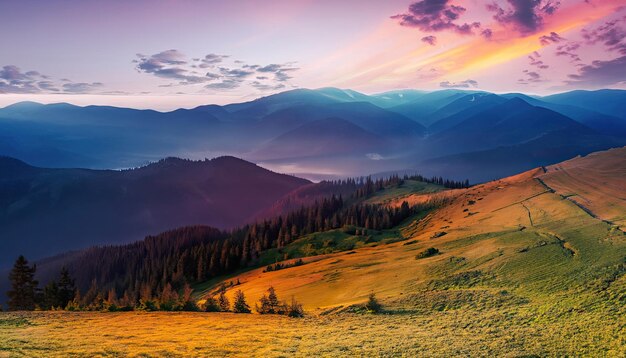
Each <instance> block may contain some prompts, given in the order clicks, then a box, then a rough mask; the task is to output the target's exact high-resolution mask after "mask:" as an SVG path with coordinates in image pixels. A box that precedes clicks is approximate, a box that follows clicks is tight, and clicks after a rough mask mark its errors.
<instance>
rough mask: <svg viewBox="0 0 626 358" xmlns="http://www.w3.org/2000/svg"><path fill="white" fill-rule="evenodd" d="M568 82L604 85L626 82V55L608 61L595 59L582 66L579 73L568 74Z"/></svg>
mask: <svg viewBox="0 0 626 358" xmlns="http://www.w3.org/2000/svg"><path fill="white" fill-rule="evenodd" d="M568 77H569V78H570V79H571V80H569V81H566V83H567V84H570V85H576V86H589V87H602V86H610V85H614V84H620V83H624V82H626V56H622V57H618V58H615V59H612V60H608V61H599V60H597V61H593V62H592V63H591V64H590V65H585V66H581V67H580V68H579V69H578V73H577V74H571V75H569V76H568Z"/></svg>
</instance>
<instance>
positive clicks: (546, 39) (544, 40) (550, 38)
mask: <svg viewBox="0 0 626 358" xmlns="http://www.w3.org/2000/svg"><path fill="white" fill-rule="evenodd" d="M561 41H565V39H564V38H563V37H561V36H560V35H559V34H557V33H556V32H550V35H543V36H540V37H539V42H540V43H541V44H542V45H543V46H548V45H550V44H553V43H559V42H561Z"/></svg>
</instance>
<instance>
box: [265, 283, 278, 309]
mask: <svg viewBox="0 0 626 358" xmlns="http://www.w3.org/2000/svg"><path fill="white" fill-rule="evenodd" d="M267 301H268V306H269V309H270V311H269V312H268V313H279V312H278V311H279V308H280V301H278V296H276V291H274V287H270V288H268V289H267Z"/></svg>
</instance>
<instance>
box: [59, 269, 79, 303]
mask: <svg viewBox="0 0 626 358" xmlns="http://www.w3.org/2000/svg"><path fill="white" fill-rule="evenodd" d="M58 287H59V305H60V307H61V308H64V307H65V306H67V304H68V303H69V302H70V301H71V300H72V299H73V298H74V296H76V286H75V285H74V280H73V279H72V278H71V277H70V273H69V271H68V270H67V268H65V267H63V268H62V269H61V277H60V278H59V283H58Z"/></svg>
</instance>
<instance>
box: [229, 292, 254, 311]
mask: <svg viewBox="0 0 626 358" xmlns="http://www.w3.org/2000/svg"><path fill="white" fill-rule="evenodd" d="M233 312H235V313H250V312H251V311H250V306H248V303H246V297H245V296H244V294H243V292H242V291H241V290H237V292H235V302H234V303H233Z"/></svg>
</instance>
